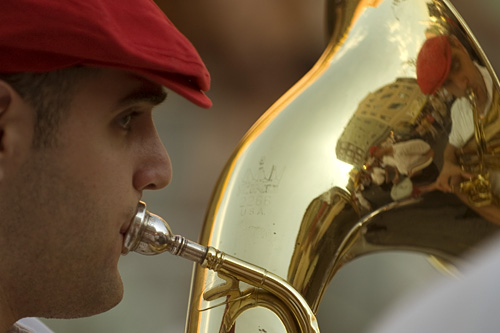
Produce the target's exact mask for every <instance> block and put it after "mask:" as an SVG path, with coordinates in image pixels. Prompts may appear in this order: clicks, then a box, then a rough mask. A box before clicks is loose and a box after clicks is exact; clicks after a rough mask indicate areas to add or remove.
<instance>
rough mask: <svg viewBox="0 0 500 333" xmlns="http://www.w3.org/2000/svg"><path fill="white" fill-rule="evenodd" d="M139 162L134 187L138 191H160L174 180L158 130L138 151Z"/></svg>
mask: <svg viewBox="0 0 500 333" xmlns="http://www.w3.org/2000/svg"><path fill="white" fill-rule="evenodd" d="M138 151H139V152H138V155H139V160H138V161H139V162H138V167H137V169H136V171H135V173H134V177H133V185H134V188H136V189H137V190H138V191H143V190H159V189H162V188H164V187H165V186H167V185H168V184H169V183H170V181H171V180H172V164H171V162H170V157H169V156H168V153H167V150H166V149H165V147H164V146H163V143H162V142H161V140H160V138H159V137H158V134H157V133H156V130H154V134H152V135H151V136H150V138H149V139H148V140H145V141H143V142H142V144H141V145H140V147H139V149H138Z"/></svg>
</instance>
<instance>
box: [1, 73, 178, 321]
mask: <svg viewBox="0 0 500 333" xmlns="http://www.w3.org/2000/svg"><path fill="white" fill-rule="evenodd" d="M163 98H164V92H163V90H162V88H161V87H160V86H158V85H156V84H154V83H151V82H150V81H147V80H145V79H142V78H139V77H137V76H134V75H131V74H129V73H126V72H122V71H115V70H100V71H99V72H98V73H97V74H95V75H93V76H91V77H90V78H88V79H85V80H84V81H83V82H81V86H80V87H79V90H78V92H77V93H76V95H75V97H74V99H73V101H72V104H71V108H70V110H69V111H68V114H67V116H66V117H65V118H64V119H63V121H62V122H61V124H60V126H59V128H58V133H57V135H58V137H57V142H58V143H57V144H56V145H55V146H54V147H48V148H41V149H33V148H32V149H30V150H29V151H28V152H27V153H26V154H25V155H23V158H22V161H21V162H20V163H19V168H18V171H16V173H14V174H12V175H11V176H12V177H9V179H6V183H5V184H4V185H6V186H5V187H7V186H8V187H9V188H10V189H11V191H10V193H9V196H8V198H7V200H8V207H9V210H5V211H6V212H7V214H8V216H7V217H6V218H7V221H10V222H9V223H10V225H11V226H10V229H11V235H10V237H9V238H8V239H9V240H10V241H11V242H12V244H11V246H16V245H17V246H16V248H15V249H16V250H14V251H13V254H12V255H13V256H15V258H13V259H12V262H13V263H12V266H14V267H15V270H16V271H15V276H17V277H18V278H17V279H15V281H10V284H11V286H10V287H11V288H10V290H11V291H10V293H12V294H13V295H11V296H12V298H13V299H15V300H14V302H18V303H17V304H15V305H13V307H14V308H15V311H17V312H18V313H19V314H20V316H26V315H30V316H44V317H61V318H71V317H81V316H88V315H93V314H96V313H100V312H103V311H106V310H108V309H109V308H111V307H113V306H114V305H116V304H117V303H118V302H119V301H120V300H121V298H122V295H123V287H122V282H121V278H120V275H119V273H118V269H117V263H118V259H119V257H120V254H121V250H122V244H123V238H124V233H125V232H126V230H127V228H128V226H129V223H130V221H131V219H132V218H133V216H134V214H135V211H136V207H137V203H138V201H139V200H140V198H141V195H142V192H143V191H144V190H146V189H159V188H162V187H164V186H166V185H167V184H168V183H169V181H170V178H171V165H170V160H169V157H168V155H167V153H166V151H165V149H164V147H163V145H162V143H161V142H160V140H159V138H158V135H157V132H156V129H155V127H154V124H153V121H152V109H153V107H154V105H155V104H156V103H158V102H160V101H161V100H163ZM6 197H7V196H6ZM2 207H7V206H6V205H3V206H2ZM19 244H21V245H22V246H20V245H19Z"/></svg>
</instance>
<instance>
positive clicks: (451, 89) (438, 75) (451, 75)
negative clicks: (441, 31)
mask: <svg viewBox="0 0 500 333" xmlns="http://www.w3.org/2000/svg"><path fill="white" fill-rule="evenodd" d="M417 83H418V85H419V86H420V89H421V90H422V92H423V93H424V94H427V95H431V94H445V95H452V96H453V97H455V98H456V100H455V102H454V103H453V105H452V108H451V119H452V129H451V132H450V134H449V141H448V144H447V145H446V147H445V150H444V153H443V167H442V169H441V172H440V175H439V177H438V178H437V179H436V181H435V183H433V184H432V185H431V186H429V187H428V188H427V189H426V190H435V189H437V190H441V191H443V192H455V193H456V194H457V196H458V197H459V198H460V199H461V200H462V201H464V202H465V203H467V204H468V205H470V206H471V208H473V209H474V210H476V211H477V212H478V213H479V214H480V215H482V216H483V217H484V218H486V219H488V220H490V221H492V222H494V223H500V209H499V207H498V206H497V205H495V204H489V205H486V206H482V207H476V206H474V205H472V204H470V202H469V201H468V198H467V196H466V195H465V194H464V193H461V192H459V190H458V187H459V186H460V183H461V182H462V181H464V180H467V179H470V178H472V177H473V176H474V175H473V174H471V173H469V172H466V171H464V170H462V168H461V167H460V165H459V162H458V159H457V155H458V154H459V153H461V152H462V148H463V150H465V149H466V148H465V147H466V146H467V145H468V146H471V147H472V149H473V150H474V151H475V150H476V147H477V146H476V145H475V138H474V120H473V111H472V107H471V104H470V102H469V100H468V98H467V94H468V93H469V92H472V93H473V94H474V95H475V97H476V108H477V112H478V113H479V116H480V117H482V118H484V119H485V121H486V126H489V128H487V132H488V133H487V135H488V136H489V138H491V137H492V136H493V135H495V134H496V133H498V131H497V128H498V123H493V122H494V120H495V119H498V117H497V114H498V96H497V94H496V92H494V90H493V81H492V78H491V76H490V75H489V73H488V70H487V69H486V68H484V67H482V66H480V65H479V64H477V63H476V62H474V61H473V60H472V59H471V58H470V56H469V54H468V52H467V50H466V48H465V47H464V45H463V44H462V43H461V42H460V41H459V40H458V39H457V38H456V37H455V36H436V37H431V38H429V39H427V40H426V41H425V43H424V44H423V46H422V48H421V49H420V52H419V54H418V57H417ZM490 119H493V120H492V121H491V122H489V120H490ZM491 183H492V192H493V193H494V194H495V195H496V196H498V195H499V194H500V182H499V177H498V174H495V173H494V172H492V173H491Z"/></svg>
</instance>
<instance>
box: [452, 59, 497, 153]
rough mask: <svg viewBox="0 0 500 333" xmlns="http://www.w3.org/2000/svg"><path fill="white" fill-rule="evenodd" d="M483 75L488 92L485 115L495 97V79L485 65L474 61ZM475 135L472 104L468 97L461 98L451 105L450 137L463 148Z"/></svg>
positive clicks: (454, 144)
mask: <svg viewBox="0 0 500 333" xmlns="http://www.w3.org/2000/svg"><path fill="white" fill-rule="evenodd" d="M474 65H476V67H477V68H478V69H479V72H480V73H481V75H482V76H483V79H484V84H485V85H486V90H487V93H488V97H487V98H488V99H487V101H486V107H485V111H486V112H485V115H486V114H487V113H488V111H489V110H490V107H491V101H492V99H493V80H492V79H491V76H490V74H489V73H488V70H487V69H486V68H485V67H482V66H479V65H478V64H476V63H474ZM473 135H474V116H473V114H472V110H471V105H470V103H469V101H468V99H467V98H466V97H462V98H459V99H457V100H456V101H455V103H453V105H452V106H451V132H450V135H449V138H448V141H449V143H450V144H452V145H453V146H454V147H456V148H462V147H463V146H464V145H465V144H466V143H467V141H469V140H470V138H471V137H472V136H473Z"/></svg>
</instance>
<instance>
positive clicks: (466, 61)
mask: <svg viewBox="0 0 500 333" xmlns="http://www.w3.org/2000/svg"><path fill="white" fill-rule="evenodd" d="M443 88H444V89H446V91H448V92H449V93H450V94H452V95H453V96H455V97H457V98H462V97H465V96H466V95H467V92H468V91H469V90H471V91H472V92H474V94H475V95H476V97H477V99H478V102H479V103H482V102H484V101H485V100H486V99H487V91H486V85H485V83H484V80H483V77H482V75H481V73H480V72H479V70H478V68H477V67H476V66H475V65H474V63H473V61H472V60H471V58H470V56H469V54H468V53H467V50H466V49H465V48H464V47H463V45H462V44H460V43H459V42H458V41H455V44H454V45H452V47H451V64H450V72H449V74H448V78H447V79H446V81H445V82H444V84H443Z"/></svg>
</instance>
